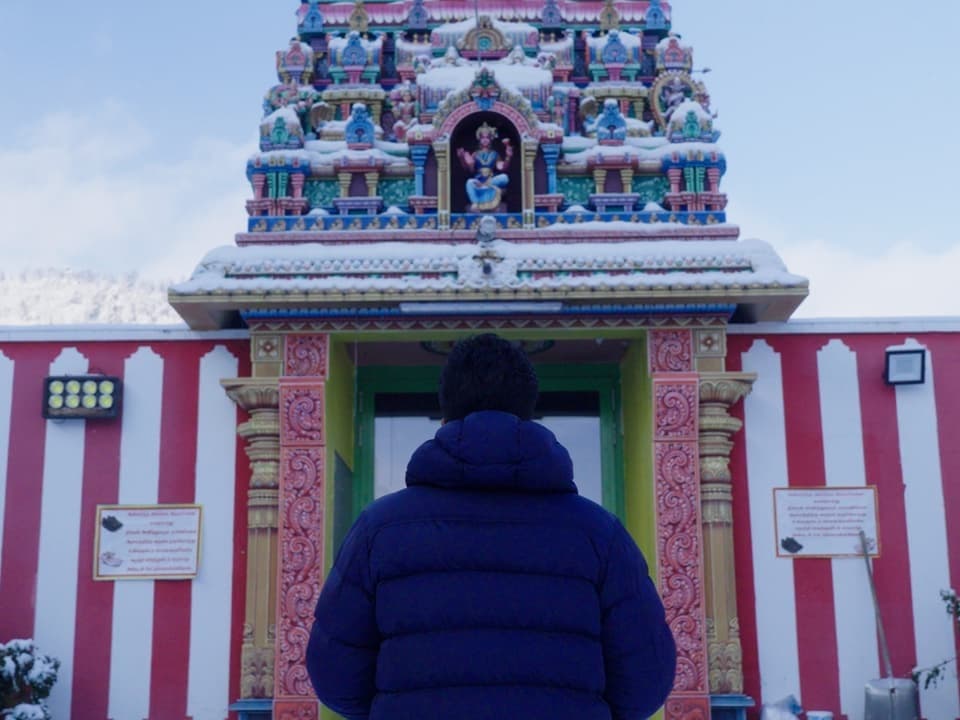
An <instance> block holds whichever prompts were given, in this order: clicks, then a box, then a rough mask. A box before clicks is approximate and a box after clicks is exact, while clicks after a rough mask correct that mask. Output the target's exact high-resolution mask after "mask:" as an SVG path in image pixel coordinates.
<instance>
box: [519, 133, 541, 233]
mask: <svg viewBox="0 0 960 720" xmlns="http://www.w3.org/2000/svg"><path fill="white" fill-rule="evenodd" d="M521 143H522V145H523V181H522V182H523V188H522V191H523V194H522V197H523V208H522V211H523V216H522V217H523V226H524V227H525V228H532V227H533V217H534V209H535V207H534V206H535V204H536V203H535V201H534V198H533V196H534V192H533V189H534V187H533V183H534V180H533V178H534V172H533V165H534V161H535V160H536V159H537V149H538V148H539V147H540V143H539V141H537V140H533V139H524V140H522V141H521Z"/></svg>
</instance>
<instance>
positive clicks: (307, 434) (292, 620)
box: [273, 334, 330, 720]
mask: <svg viewBox="0 0 960 720" xmlns="http://www.w3.org/2000/svg"><path fill="white" fill-rule="evenodd" d="M329 357H330V347H329V337H328V336H326V335H312V334H310V335H287V336H286V338H285V343H284V376H283V377H281V378H280V381H279V388H280V396H279V404H280V468H279V470H280V472H279V475H280V497H279V515H278V520H277V531H278V534H279V544H280V553H279V556H280V567H279V572H278V574H277V577H278V579H277V643H276V656H275V657H276V661H275V664H276V671H275V678H274V698H275V700H274V706H273V717H274V718H275V720H316V719H317V718H318V717H319V704H318V703H317V699H316V696H315V695H314V694H313V687H312V686H311V685H310V678H309V677H308V675H307V668H306V649H307V641H308V640H309V638H310V628H311V626H312V625H313V610H314V607H315V606H316V603H317V598H318V596H319V595H320V586H321V583H322V582H323V556H324V536H325V526H324V509H325V508H324V498H325V495H326V451H327V448H326V444H327V441H326V436H327V434H326V428H325V414H324V401H325V395H326V380H327V377H328V363H329Z"/></svg>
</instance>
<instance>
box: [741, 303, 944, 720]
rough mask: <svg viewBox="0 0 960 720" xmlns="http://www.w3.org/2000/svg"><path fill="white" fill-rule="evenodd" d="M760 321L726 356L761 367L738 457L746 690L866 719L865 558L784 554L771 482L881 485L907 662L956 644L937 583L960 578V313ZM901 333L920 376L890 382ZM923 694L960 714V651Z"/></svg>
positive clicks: (937, 656) (895, 617)
mask: <svg viewBox="0 0 960 720" xmlns="http://www.w3.org/2000/svg"><path fill="white" fill-rule="evenodd" d="M938 329H939V330H946V332H937V331H936V330H938ZM760 330H761V332H757V329H752V328H746V327H745V328H741V329H734V330H732V332H734V333H740V332H744V333H745V334H731V335H730V336H729V337H728V354H727V367H728V369H730V370H741V369H742V370H744V371H752V372H756V373H757V374H758V379H757V381H756V383H755V385H754V387H753V392H752V393H751V394H750V395H749V396H748V397H747V398H746V399H745V401H744V402H743V404H742V406H741V407H739V408H737V412H738V413H739V415H740V417H741V418H742V419H743V420H744V421H745V426H744V429H743V431H742V434H741V435H740V436H738V438H737V444H736V447H735V450H734V453H733V456H732V459H731V469H732V472H733V475H734V483H735V486H734V498H735V500H734V527H735V530H734V532H735V548H736V562H737V580H738V582H737V585H738V589H739V597H738V604H739V615H740V625H741V632H742V642H743V652H744V658H745V659H744V665H745V667H744V671H745V682H746V692H747V694H749V695H751V696H753V697H754V698H758V699H761V700H762V701H763V702H771V701H774V700H777V699H779V698H781V697H783V696H785V695H788V694H791V693H792V694H794V695H796V696H797V697H798V698H799V699H800V700H801V704H802V705H803V707H804V708H805V709H808V710H830V711H832V712H833V713H834V717H837V718H839V717H841V714H842V715H845V716H846V717H847V718H849V720H862V718H863V712H864V685H865V684H866V682H867V681H869V680H870V679H873V678H876V677H880V676H881V672H882V669H883V663H882V660H881V655H880V649H879V645H878V640H877V633H876V629H875V624H874V612H873V606H872V601H871V596H870V589H869V584H868V579H867V573H866V568H865V566H864V562H863V560H862V559H857V558H851V559H833V560H830V559H807V558H804V559H789V558H779V557H777V556H776V537H775V535H774V527H773V521H774V518H773V505H772V502H773V500H772V491H773V488H775V487H785V486H792V487H805V486H823V485H826V486H831V485H839V486H856V485H867V484H868V485H873V486H876V488H877V493H878V505H879V507H878V513H879V523H880V525H879V536H880V543H881V556H880V557H879V558H878V559H876V560H875V562H874V565H873V567H874V575H875V579H876V583H877V592H878V595H879V603H880V606H881V611H882V615H883V620H884V623H885V630H886V636H887V640H888V644H889V648H890V654H891V657H892V664H893V669H894V673H895V674H896V675H898V676H909V674H910V672H911V671H912V670H913V668H914V667H916V666H918V665H920V666H926V665H932V664H934V663H937V662H939V661H941V660H944V659H947V658H952V657H954V656H955V655H956V654H957V651H958V645H957V641H956V635H955V633H954V630H953V626H952V621H951V618H950V617H949V616H948V615H947V614H946V612H945V607H944V605H943V602H942V601H941V599H940V596H939V593H940V590H941V589H947V588H960V442H958V440H960V438H958V435H957V432H958V429H960V324H957V323H953V324H952V325H951V324H949V323H943V324H941V325H940V326H937V325H930V324H927V326H926V327H924V326H922V325H921V326H920V327H919V331H911V330H910V328H909V325H908V324H907V323H903V324H902V325H900V324H897V323H884V324H880V323H874V324H872V325H867V324H866V323H857V324H853V323H849V324H848V323H835V324H833V325H830V324H827V323H818V322H804V323H790V324H787V325H780V326H773V327H765V328H761V329H760ZM746 331H750V332H749V333H746ZM903 343H908V344H917V345H918V346H922V347H924V348H926V351H927V352H926V360H927V380H926V382H925V383H924V384H923V385H910V386H899V387H890V386H887V385H886V384H885V383H884V381H883V379H882V371H883V365H884V350H885V348H887V347H889V346H893V345H900V344H903ZM921 706H922V708H921V709H922V714H923V716H924V717H926V718H928V719H929V720H955V719H956V718H960V692H958V684H957V676H956V665H955V664H954V665H951V666H950V667H949V668H948V670H947V672H946V675H945V677H944V678H943V679H942V680H941V681H940V682H939V684H938V685H937V687H936V688H930V689H928V690H922V691H921Z"/></svg>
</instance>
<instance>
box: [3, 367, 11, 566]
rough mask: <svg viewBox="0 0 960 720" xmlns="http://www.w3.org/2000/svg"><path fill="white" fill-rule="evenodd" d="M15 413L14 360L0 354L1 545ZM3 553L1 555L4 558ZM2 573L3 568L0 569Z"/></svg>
mask: <svg viewBox="0 0 960 720" xmlns="http://www.w3.org/2000/svg"><path fill="white" fill-rule="evenodd" d="M12 412H13V360H11V359H10V358H8V357H7V356H6V355H4V354H3V353H2V352H0V543H2V542H3V517H4V512H5V508H6V505H7V502H6V501H7V462H8V461H9V449H10V424H11V418H10V415H11V413H12ZM2 555H3V553H0V558H2ZM0 572H3V568H2V567H0Z"/></svg>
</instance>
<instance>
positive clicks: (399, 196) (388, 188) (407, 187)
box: [380, 178, 415, 208]
mask: <svg viewBox="0 0 960 720" xmlns="http://www.w3.org/2000/svg"><path fill="white" fill-rule="evenodd" d="M414 190H415V184H414V180H413V178H390V179H388V180H381V181H380V197H382V198H383V204H384V206H385V207H390V206H391V205H396V206H397V207H399V208H405V207H406V206H407V204H408V200H409V198H410V196H411V195H413V194H414Z"/></svg>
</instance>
